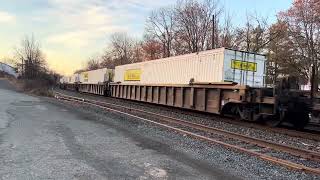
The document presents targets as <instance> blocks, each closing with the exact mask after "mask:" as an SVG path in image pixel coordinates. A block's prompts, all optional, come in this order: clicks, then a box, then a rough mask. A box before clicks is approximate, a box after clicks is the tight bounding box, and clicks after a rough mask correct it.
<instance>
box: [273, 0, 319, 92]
mask: <svg viewBox="0 0 320 180" xmlns="http://www.w3.org/2000/svg"><path fill="white" fill-rule="evenodd" d="M279 19H280V21H281V22H282V23H285V24H286V28H287V31H288V43H289V44H290V47H291V48H290V49H292V51H293V54H292V57H293V59H294V61H295V63H296V64H297V63H299V64H300V65H301V67H300V69H301V70H302V72H303V73H305V74H306V76H307V78H308V79H310V81H311V86H312V89H313V91H317V90H318V74H319V73H318V72H319V58H320V2H319V1H318V0H295V1H294V2H293V5H292V7H290V8H289V9H288V10H287V11H285V12H281V13H279ZM310 67H313V71H314V72H313V73H312V70H311V68H310ZM312 74H314V76H312Z"/></svg>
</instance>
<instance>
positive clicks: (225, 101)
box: [60, 48, 313, 129]
mask: <svg viewBox="0 0 320 180" xmlns="http://www.w3.org/2000/svg"><path fill="white" fill-rule="evenodd" d="M265 62H266V57H265V56H264V55H260V54H254V53H250V52H243V51H237V50H232V49H227V48H219V49H214V50H208V51H203V52H199V53H193V54H187V55H182V56H175V57H170V58H164V59H159V60H153V61H147V62H140V63H135V64H128V65H122V66H117V67H116V68H115V70H111V69H107V68H104V69H98V70H94V71H87V72H82V73H80V74H74V75H72V76H69V77H63V78H61V79H60V86H61V88H64V89H69V90H74V91H78V92H85V93H92V94H97V95H104V96H110V97H114V98H122V99H128V100H134V101H141V102H146V103H154V104H160V105H166V106H172V107H178V108H184V109H189V110H195V111H202V112H207V113H214V114H220V115H232V116H236V117H239V118H241V119H243V120H246V121H266V122H271V123H272V124H274V125H276V124H280V123H282V122H288V123H290V124H292V125H293V126H294V127H296V128H299V129H301V128H303V127H305V126H306V124H307V123H308V122H309V119H310V117H309V116H310V113H311V112H312V109H313V105H312V104H313V103H312V101H311V99H310V97H309V95H308V93H306V92H304V91H299V90H298V89H297V87H298V86H297V85H296V81H295V80H294V79H292V78H284V79H283V80H281V82H280V83H278V84H277V85H276V86H275V87H273V88H266V87H265Z"/></svg>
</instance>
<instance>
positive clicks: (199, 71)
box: [114, 48, 224, 84]
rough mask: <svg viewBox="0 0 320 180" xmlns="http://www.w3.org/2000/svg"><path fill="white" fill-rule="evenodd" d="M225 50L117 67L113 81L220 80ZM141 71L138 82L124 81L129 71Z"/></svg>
mask: <svg viewBox="0 0 320 180" xmlns="http://www.w3.org/2000/svg"><path fill="white" fill-rule="evenodd" d="M223 53H224V48H220V49H215V50H209V51H203V52H199V53H193V54H187V55H182V56H175V57H170V58H164V59H159V60H153V61H147V62H141V63H135V64H128V65H123V66H117V67H116V68H115V77H114V81H115V82H122V83H126V84H188V83H189V82H190V80H191V79H194V81H195V82H222V81H223ZM135 69H138V70H140V71H141V74H140V80H138V81H137V80H134V81H126V80H125V78H124V77H125V74H126V72H128V71H129V70H135Z"/></svg>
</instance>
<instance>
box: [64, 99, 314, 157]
mask: <svg viewBox="0 0 320 180" xmlns="http://www.w3.org/2000/svg"><path fill="white" fill-rule="evenodd" d="M66 96H67V95H66ZM67 97H69V98H75V99H81V98H78V97H73V96H67ZM81 100H83V101H86V102H93V103H97V104H99V105H112V106H114V107H120V108H125V109H126V110H130V111H135V112H140V113H143V114H149V115H152V116H156V117H157V118H159V117H161V118H162V119H161V120H163V121H167V122H172V121H175V122H176V123H180V124H183V125H185V126H188V127H190V128H194V129H197V130H201V131H207V132H210V133H215V134H220V135H224V136H228V137H230V138H233V139H237V140H240V141H243V142H246V143H250V144H255V145H258V146H261V147H265V148H271V149H274V150H278V151H282V152H286V153H289V154H291V155H294V156H298V157H302V158H306V159H309V160H313V161H317V162H320V153H318V152H314V151H310V150H306V149H301V148H297V147H293V146H288V145H284V144H279V143H275V142H271V141H267V140H263V139H258V138H254V137H250V136H246V135H242V134H239V133H234V132H230V131H226V130H222V129H218V128H214V127H208V126H205V125H202V124H198V123H193V122H190V121H185V120H182V119H177V118H173V117H169V116H165V115H162V114H158V113H153V112H149V111H145V110H140V109H136V108H131V107H127V106H122V105H116V104H112V103H107V102H100V101H95V100H85V99H81Z"/></svg>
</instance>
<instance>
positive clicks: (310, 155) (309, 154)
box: [55, 93, 320, 175]
mask: <svg viewBox="0 0 320 180" xmlns="http://www.w3.org/2000/svg"><path fill="white" fill-rule="evenodd" d="M56 94H57V95H56V96H55V97H56V98H57V99H61V100H66V101H76V102H80V103H83V104H87V105H92V106H96V107H98V108H102V109H105V110H108V111H113V112H116V113H120V114H123V115H126V116H130V117H134V118H137V119H140V120H143V121H146V122H150V123H152V124H156V125H158V126H162V127H165V128H168V129H171V130H174V131H176V132H178V133H182V134H186V135H189V136H192V137H195V138H198V139H200V140H205V141H208V142H211V143H215V144H220V145H223V146H225V147H228V148H232V149H234V150H237V151H240V152H245V153H247V154H250V155H253V156H256V157H259V158H261V159H263V160H266V161H269V162H272V163H276V164H279V165H282V166H285V167H288V168H292V169H295V170H301V171H305V172H309V173H314V174H318V175H320V169H319V168H311V167H307V166H304V165H300V164H297V163H294V162H290V161H287V160H284V159H280V158H276V157H272V156H269V155H265V154H262V153H259V152H256V151H253V150H248V149H245V148H242V147H239V146H237V145H232V144H228V143H225V142H222V141H219V140H215V139H212V138H209V137H205V136H202V135H198V134H195V133H193V132H189V131H186V130H183V129H180V128H176V127H173V126H170V125H168V124H163V123H160V122H156V121H153V120H150V119H146V118H143V117H141V116H137V115H134V114H132V113H127V112H124V111H123V110H122V111H121V110H117V109H115V107H118V108H124V109H125V111H131V112H135V113H137V112H139V113H141V114H143V115H151V116H154V117H156V118H161V121H166V122H169V123H175V124H179V125H184V126H186V127H189V128H192V129H197V130H200V131H204V132H206V133H214V134H220V135H223V136H226V137H228V138H231V139H235V140H239V141H243V142H246V143H249V144H253V145H257V146H260V147H265V148H271V149H274V150H277V151H280V152H286V153H289V154H291V155H294V156H298V157H303V158H306V159H309V160H312V161H317V162H320V153H318V152H314V151H309V150H304V149H299V148H296V147H292V146H287V145H283V144H278V143H274V142H270V141H266V140H262V139H257V138H253V137H249V136H245V135H242V134H238V133H233V132H229V131H225V130H222V129H217V128H213V127H207V126H204V125H202V124H197V123H193V122H189V121H185V120H181V119H177V118H173V117H169V116H165V115H161V114H157V113H152V112H148V111H144V110H140V109H135V108H130V107H127V106H121V105H115V104H112V103H107V102H100V101H95V100H88V99H84V98H78V97H74V96H68V95H64V94H62V93H56ZM108 105H109V106H112V107H107V106H108Z"/></svg>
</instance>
